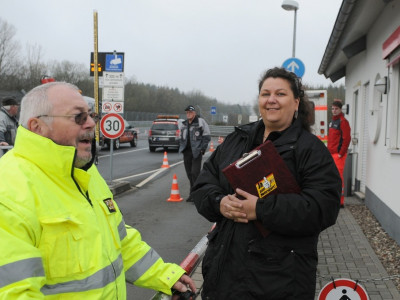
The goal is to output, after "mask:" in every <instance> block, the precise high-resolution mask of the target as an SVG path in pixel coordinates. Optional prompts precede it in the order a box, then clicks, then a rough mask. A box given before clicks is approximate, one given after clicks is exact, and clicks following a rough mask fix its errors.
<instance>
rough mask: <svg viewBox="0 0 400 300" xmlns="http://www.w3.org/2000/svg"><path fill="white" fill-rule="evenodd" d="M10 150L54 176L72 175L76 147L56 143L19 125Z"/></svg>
mask: <svg viewBox="0 0 400 300" xmlns="http://www.w3.org/2000/svg"><path fill="white" fill-rule="evenodd" d="M12 151H14V154H15V155H18V156H22V157H23V158H24V159H26V160H28V161H30V162H32V163H33V164H35V165H37V166H38V167H39V168H40V169H43V170H45V171H46V172H47V173H52V174H53V175H55V176H72V175H73V172H74V169H75V168H74V161H75V155H76V149H75V147H73V146H61V145H58V144H56V143H54V142H53V141H52V140H50V139H48V138H46V137H43V136H40V135H38V134H36V133H34V132H32V131H29V130H28V129H26V128H24V127H22V126H19V127H18V130H17V135H16V139H15V144H14V148H13V150H12Z"/></svg>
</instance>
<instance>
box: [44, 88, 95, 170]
mask: <svg viewBox="0 0 400 300" xmlns="http://www.w3.org/2000/svg"><path fill="white" fill-rule="evenodd" d="M48 99H49V101H50V102H51V103H52V105H53V109H52V111H51V112H50V113H49V115H50V116H66V115H71V116H66V117H53V121H52V123H51V124H50V125H49V126H48V127H47V128H46V129H45V132H44V134H43V135H44V136H46V137H47V138H49V139H51V140H52V141H54V142H55V143H56V144H59V145H64V146H74V147H75V148H76V149H77V157H76V159H75V167H78V168H79V167H83V166H84V165H85V164H86V163H88V162H89V161H90V160H91V158H92V153H91V146H92V140H93V138H94V127H95V125H96V123H95V122H94V121H93V119H92V118H91V117H90V116H88V117H87V120H86V121H85V122H84V124H82V125H79V124H77V123H76V122H75V116H74V115H77V114H79V113H81V112H89V107H88V105H87V103H86V101H85V100H84V99H83V97H82V95H81V94H80V93H79V92H78V91H76V90H74V89H71V88H70V87H68V86H54V87H52V88H50V89H49V90H48Z"/></svg>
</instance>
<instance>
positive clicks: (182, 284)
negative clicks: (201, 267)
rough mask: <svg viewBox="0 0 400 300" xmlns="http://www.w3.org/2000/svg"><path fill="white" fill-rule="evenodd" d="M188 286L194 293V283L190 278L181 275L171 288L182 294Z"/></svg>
mask: <svg viewBox="0 0 400 300" xmlns="http://www.w3.org/2000/svg"><path fill="white" fill-rule="evenodd" d="M188 285H189V288H190V289H191V291H192V292H194V293H195V292H196V285H195V284H194V281H193V280H192V278H190V277H189V276H187V275H186V274H183V275H182V277H181V278H179V280H178V281H177V282H175V284H174V285H173V286H172V288H173V289H175V290H177V291H179V292H181V293H184V292H186V291H187V290H188Z"/></svg>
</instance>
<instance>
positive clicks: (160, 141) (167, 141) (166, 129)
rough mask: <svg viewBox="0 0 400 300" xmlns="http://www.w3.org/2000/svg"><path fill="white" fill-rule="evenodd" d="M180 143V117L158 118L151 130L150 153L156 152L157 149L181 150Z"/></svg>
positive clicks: (160, 116) (162, 116)
mask: <svg viewBox="0 0 400 300" xmlns="http://www.w3.org/2000/svg"><path fill="white" fill-rule="evenodd" d="M179 141H180V129H179V116H167V115H159V116H157V118H156V119H155V120H154V121H153V124H152V125H151V127H150V130H149V150H150V152H154V151H156V148H157V147H163V148H164V150H167V149H169V148H174V149H179Z"/></svg>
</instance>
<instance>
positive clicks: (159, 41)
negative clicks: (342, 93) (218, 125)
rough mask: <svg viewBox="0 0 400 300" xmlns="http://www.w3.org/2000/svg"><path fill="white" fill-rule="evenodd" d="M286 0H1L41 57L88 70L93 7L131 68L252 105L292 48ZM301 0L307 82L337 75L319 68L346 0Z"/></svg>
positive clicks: (106, 45) (148, 79)
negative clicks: (263, 77) (268, 75)
mask: <svg viewBox="0 0 400 300" xmlns="http://www.w3.org/2000/svg"><path fill="white" fill-rule="evenodd" d="M282 2H283V0H262V1H261V0H229V1H228V0H197V1H194V0H114V1H105V0H51V1H50V0H40V1H38V0H12V1H10V0H0V18H1V19H2V20H3V21H7V22H8V23H9V24H11V25H13V26H14V27H15V28H16V35H15V40H17V41H18V42H19V43H20V44H21V47H22V50H23V51H24V49H25V48H26V46H27V45H36V46H40V47H41V50H42V53H43V61H44V62H49V61H52V60H57V61H63V60H68V61H71V62H74V63H84V64H87V66H88V72H89V66H90V53H91V52H93V50H94V12H95V11H96V12H97V18H98V28H97V32H98V50H99V52H113V51H114V50H116V51H117V52H124V53H125V64H124V73H125V77H126V78H128V79H135V80H136V81H137V82H140V83H145V84H154V85H156V86H166V87H170V88H178V89H179V90H180V91H181V92H185V93H190V92H192V91H196V92H197V91H200V92H201V93H202V94H203V95H205V96H208V97H210V98H215V99H217V100H218V101H220V102H223V103H227V104H236V103H237V104H248V105H250V104H253V103H254V101H255V99H256V98H257V94H258V93H257V86H258V80H259V78H260V76H261V74H262V73H263V72H264V71H265V70H267V69H269V68H272V67H276V66H282V64H283V62H284V61H285V60H287V59H289V58H291V57H292V46H293V31H294V11H286V10H284V9H283V8H282V7H281V4H282ZM297 2H298V4H299V9H298V10H297V22H296V43H295V45H296V52H295V57H296V58H298V59H300V60H301V61H302V62H303V64H304V66H305V73H304V76H303V83H306V84H309V85H329V84H332V82H331V81H330V80H329V79H326V78H325V77H324V76H323V75H319V74H318V68H319V66H320V63H321V61H322V57H323V55H324V52H325V48H326V46H327V43H328V40H329V37H330V35H331V33H332V29H333V26H334V23H335V21H336V17H337V14H338V12H339V9H340V6H341V4H342V0H329V1H322V0H297ZM23 54H24V53H23ZM340 83H343V82H341V81H338V82H336V83H335V85H337V84H340Z"/></svg>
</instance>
